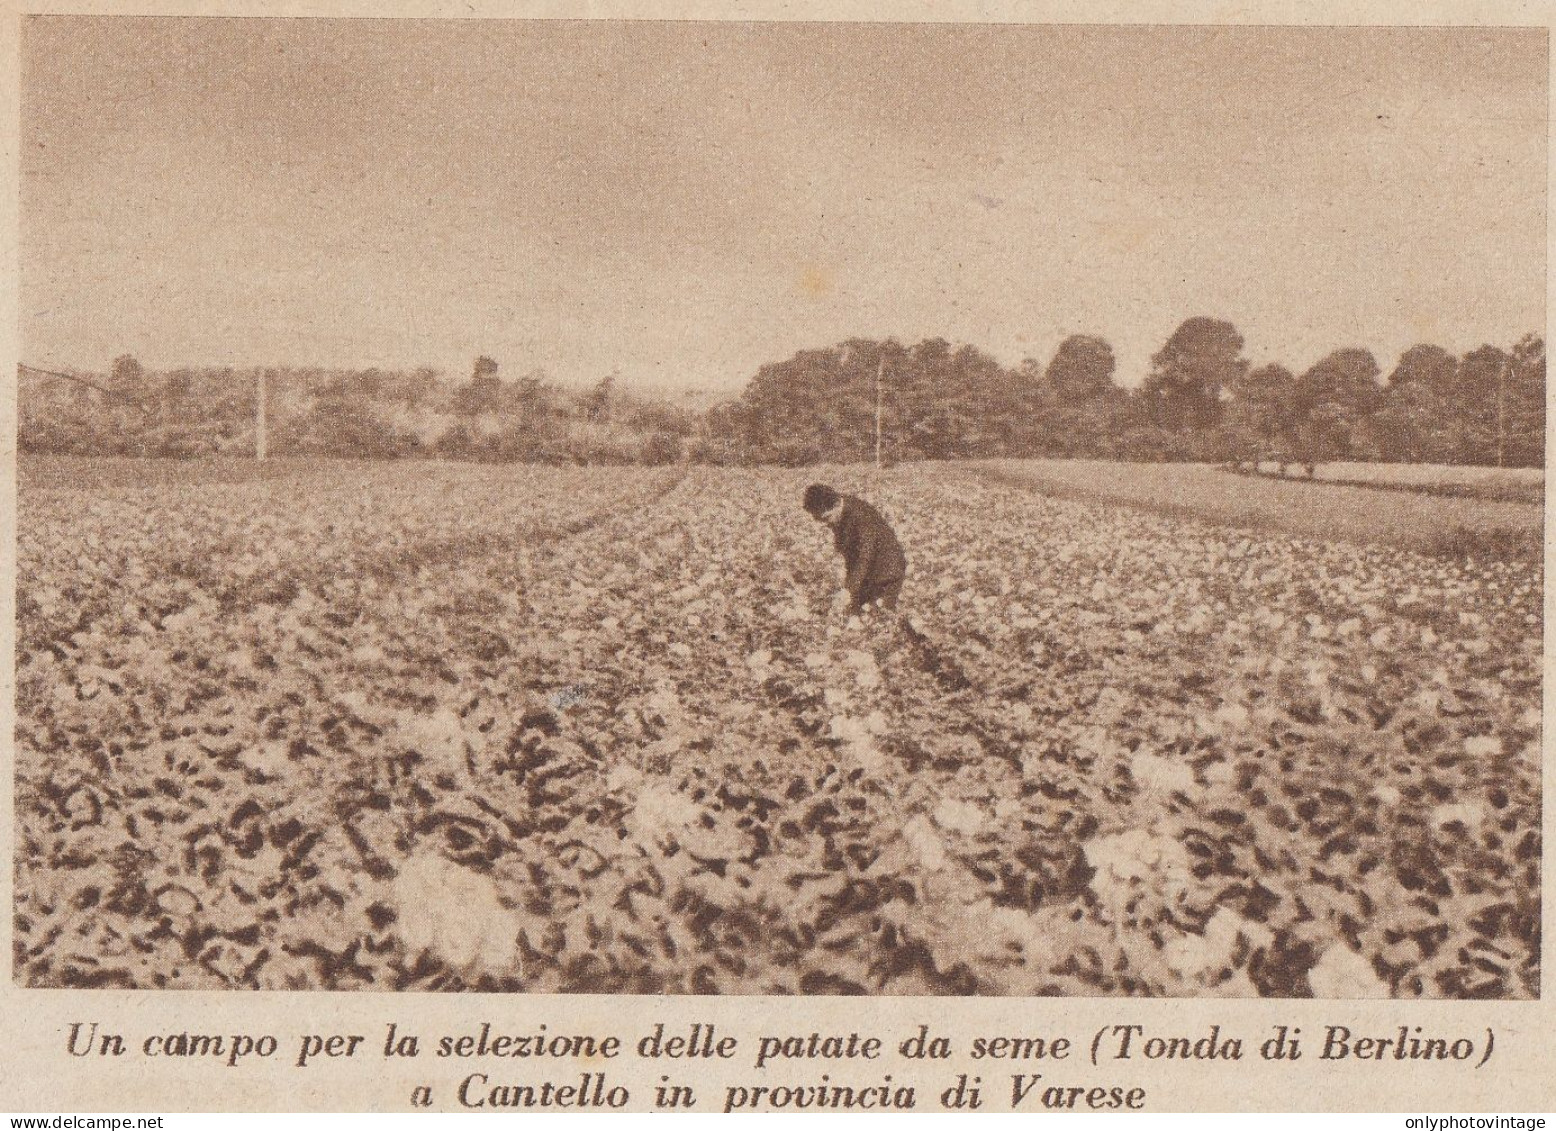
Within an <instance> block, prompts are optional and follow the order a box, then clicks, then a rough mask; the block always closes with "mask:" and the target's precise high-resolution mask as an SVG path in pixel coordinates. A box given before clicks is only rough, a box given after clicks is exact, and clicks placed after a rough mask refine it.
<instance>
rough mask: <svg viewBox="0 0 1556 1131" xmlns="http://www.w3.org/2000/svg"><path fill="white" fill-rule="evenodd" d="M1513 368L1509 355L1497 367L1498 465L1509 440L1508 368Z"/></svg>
mask: <svg viewBox="0 0 1556 1131" xmlns="http://www.w3.org/2000/svg"><path fill="white" fill-rule="evenodd" d="M1512 368H1513V358H1512V356H1511V355H1509V356H1508V357H1507V359H1506V360H1505V361H1503V362H1502V364H1501V365H1499V366H1498V367H1497V466H1498V467H1501V466H1503V463H1502V460H1503V457H1504V454H1505V452H1506V442H1507V378H1508V370H1510V369H1512Z"/></svg>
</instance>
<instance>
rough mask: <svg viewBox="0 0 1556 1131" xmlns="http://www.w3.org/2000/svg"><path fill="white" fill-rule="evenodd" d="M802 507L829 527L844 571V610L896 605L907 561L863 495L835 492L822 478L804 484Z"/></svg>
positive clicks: (851, 611) (877, 512)
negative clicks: (846, 594) (846, 608)
mask: <svg viewBox="0 0 1556 1131" xmlns="http://www.w3.org/2000/svg"><path fill="white" fill-rule="evenodd" d="M805 509H806V510H807V511H809V512H810V516H811V517H812V518H814V519H815V520H816V521H817V522H824V523H826V524H827V525H828V526H830V527H832V541H833V544H834V545H835V546H836V547H837V550H838V553H840V554H842V555H843V566H844V569H845V570H846V575H845V577H844V581H843V587H844V588H845V589H847V590H848V596H849V605H848V611H849V612H850V613H857V612H860V611H861V610H863V609H865V608H868V607H869V606H871V605H875V604H879V605H880V606H881V607H882V608H887V609H894V608H896V607H897V595H898V594H899V593H901V592H902V579H903V578H904V577H905V576H907V572H908V560H907V558H906V557H904V556H903V553H902V544H901V543H900V542H898V541H897V536H896V535H895V534H893V533H892V529H891V527H890V526H888V525H887V523H886V520H885V519H884V518H882V517H881V513H880V512H879V511H878V510H876V509H875V508H874V507H872V506H871V505H870V504H869V503H867V502H865V501H864V500H863V499H861V498H858V497H856V496H854V495H840V494H838V493H837V492H836V491H834V490H833V489H832V488H831V487H828V486H826V485H824V484H821V483H813V484H811V485H810V486H809V487H807V488H805Z"/></svg>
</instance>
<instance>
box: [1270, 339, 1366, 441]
mask: <svg viewBox="0 0 1556 1131" xmlns="http://www.w3.org/2000/svg"><path fill="white" fill-rule="evenodd" d="M1381 373H1382V370H1381V369H1380V368H1379V367H1378V362H1377V359H1376V358H1374V357H1373V356H1372V353H1371V351H1369V350H1364V349H1338V350H1335V351H1334V352H1333V353H1330V354H1328V355H1327V356H1325V357H1324V358H1322V359H1321V360H1320V361H1319V362H1318V363H1317V364H1316V365H1314V366H1313V367H1312V368H1311V369H1309V370H1308V371H1307V372H1306V373H1304V374H1302V376H1301V377H1299V378H1297V382H1296V387H1295V391H1294V396H1293V402H1294V403H1293V412H1292V416H1293V418H1294V427H1295V432H1296V440H1297V454H1299V455H1300V456H1301V458H1302V460H1303V461H1304V462H1305V463H1308V464H1314V463H1321V462H1323V461H1325V460H1336V459H1347V458H1349V457H1350V456H1351V455H1353V454H1354V453H1353V439H1354V437H1355V434H1356V432H1357V429H1358V426H1359V425H1360V424H1362V422H1364V421H1365V420H1366V419H1367V418H1368V417H1370V416H1371V415H1372V414H1373V413H1375V412H1377V411H1378V409H1379V407H1380V406H1381V404H1382V400H1383V390H1382V387H1381V386H1380V385H1379V384H1378V377H1379V375H1380V374H1381Z"/></svg>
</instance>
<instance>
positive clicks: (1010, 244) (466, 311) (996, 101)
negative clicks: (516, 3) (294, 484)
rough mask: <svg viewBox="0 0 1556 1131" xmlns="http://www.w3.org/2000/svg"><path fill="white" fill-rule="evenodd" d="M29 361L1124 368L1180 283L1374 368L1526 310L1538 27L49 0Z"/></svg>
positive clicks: (1253, 329)
mask: <svg viewBox="0 0 1556 1131" xmlns="http://www.w3.org/2000/svg"><path fill="white" fill-rule="evenodd" d="M22 50H23V72H22V76H23V77H22V81H23V88H22V89H23V106H22V115H23V140H24V151H23V158H22V174H23V179H22V193H23V195H22V244H21V249H22V283H23V289H22V311H21V313H22V347H23V358H24V360H27V361H29V362H31V363H34V364H38V365H45V366H48V365H53V366H78V367H82V368H98V369H104V368H106V367H107V365H108V363H109V361H110V360H111V358H113V357H114V356H115V355H117V354H119V353H122V352H130V353H133V354H135V355H136V356H138V357H139V358H140V360H141V361H142V362H143V363H144V364H145V365H147V366H148V367H152V368H162V367H169V366H173V365H179V364H232V365H251V364H271V363H275V364H320V365H329V366H364V365H379V366H395V367H399V366H411V365H416V364H421V363H426V364H432V365H436V366H439V367H441V368H444V369H447V370H450V371H453V372H457V373H464V372H466V371H467V370H468V368H469V365H470V361H471V359H472V358H473V357H474V356H475V355H476V354H478V353H488V354H491V355H492V356H494V357H496V358H497V359H498V361H499V362H501V363H502V365H503V371H504V374H505V375H507V376H514V375H517V374H518V373H520V372H523V371H525V370H528V369H530V368H532V367H534V366H537V365H538V366H543V367H544V368H546V369H547V370H548V371H549V372H550V373H551V374H552V375H553V376H554V377H555V378H557V379H559V380H563V381H568V382H585V381H593V380H598V379H599V378H600V377H603V376H605V375H607V374H609V373H612V372H613V371H614V372H619V373H620V374H621V375H622V377H623V378H624V379H625V380H627V381H630V382H631V383H633V384H634V385H643V384H649V383H663V384H666V385H681V384H689V385H693V386H701V387H718V388H727V389H735V388H738V387H739V386H740V385H741V384H742V383H744V381H746V380H747V379H748V378H749V377H750V376H751V375H752V374H753V373H754V372H755V371H756V369H757V367H758V366H759V365H761V364H762V363H763V362H766V361H774V360H779V359H781V358H783V357H786V356H788V355H789V354H791V353H792V352H794V351H795V350H796V349H800V348H805V347H811V346H820V345H826V344H829V343H834V342H838V341H841V340H842V339H844V338H847V337H851V336H865V337H884V336H887V335H893V336H896V337H897V338H898V339H900V340H902V341H905V342H910V341H916V340H918V339H920V338H924V337H930V336H942V337H946V338H949V339H951V340H953V341H955V342H971V343H973V344H976V345H978V346H981V347H983V348H985V349H987V350H989V351H990V352H992V353H994V354H995V355H996V356H997V357H999V358H1000V359H1001V360H1003V361H1005V362H1009V363H1014V362H1016V361H1019V360H1020V359H1022V358H1023V357H1028V356H1031V357H1037V358H1040V359H1042V360H1043V361H1046V360H1047V359H1048V358H1049V357H1050V356H1051V355H1052V353H1053V350H1054V348H1055V347H1056V346H1057V345H1058V343H1059V341H1060V340H1061V339H1062V338H1063V337H1064V336H1065V335H1066V334H1069V333H1074V332H1087V333H1095V334H1100V335H1102V336H1103V337H1105V338H1107V339H1108V340H1109V341H1110V342H1112V343H1113V346H1114V348H1115V350H1116V352H1117V354H1118V358H1119V377H1120V379H1121V380H1122V381H1124V382H1125V383H1126V384H1134V383H1136V382H1138V380H1139V379H1140V377H1141V376H1143V374H1144V373H1145V371H1146V369H1147V367H1148V366H1149V359H1150V355H1151V354H1152V353H1153V352H1154V351H1155V350H1156V349H1158V348H1159V347H1160V346H1161V344H1162V343H1163V342H1164V341H1165V340H1166V338H1167V336H1168V335H1169V334H1170V333H1171V332H1172V330H1173V328H1174V327H1175V326H1176V325H1177V324H1178V323H1179V322H1181V321H1182V320H1183V319H1184V318H1187V317H1190V316H1193V315H1200V314H1206V315H1213V316H1217V317H1222V318H1227V319H1230V320H1231V321H1232V322H1233V323H1234V324H1235V325H1236V326H1237V327H1238V328H1239V329H1240V330H1241V331H1242V333H1243V335H1244V336H1245V337H1246V339H1247V342H1248V348H1247V352H1248V355H1249V357H1250V358H1252V359H1253V360H1254V361H1255V362H1261V361H1265V360H1277V361H1282V362H1284V363H1286V364H1287V365H1290V366H1292V367H1293V368H1296V369H1299V370H1300V369H1301V368H1304V367H1306V366H1307V365H1309V364H1311V363H1312V362H1313V361H1315V360H1317V359H1318V357H1320V356H1321V355H1322V354H1324V353H1326V352H1328V351H1329V350H1330V349H1333V348H1336V347H1340V346H1353V345H1355V346H1364V347H1367V348H1370V349H1372V350H1373V351H1374V353H1375V354H1376V355H1377V356H1378V358H1379V361H1380V362H1381V363H1382V364H1383V366H1384V369H1385V370H1387V369H1389V368H1391V367H1392V363H1393V361H1394V360H1395V359H1396V358H1397V356H1398V354H1399V353H1400V352H1401V351H1402V350H1403V349H1404V348H1406V347H1407V346H1409V345H1411V344H1412V343H1415V342H1419V341H1431V342H1436V343H1438V344H1441V345H1444V346H1446V347H1448V348H1449V349H1451V350H1453V351H1455V352H1464V351H1466V350H1468V349H1472V348H1474V347H1475V346H1477V345H1479V344H1481V343H1482V342H1486V341H1491V342H1497V343H1504V344H1506V343H1511V342H1512V341H1514V340H1516V339H1517V338H1518V337H1519V336H1520V335H1522V334H1523V333H1525V332H1526V331H1530V330H1540V329H1543V325H1544V311H1545V295H1544V274H1545V268H1544V264H1545V226H1544V225H1545V220H1544V212H1545V205H1544V194H1545V184H1546V175H1545V160H1546V127H1545V115H1546V106H1547V100H1546V81H1547V62H1546V50H1547V45H1546V36H1545V33H1544V31H1543V30H1537V31H1507V30H1498V31H1469V30H1453V29H1449V30H1444V29H1427V28H1422V29H1398V30H1393V29H1389V30H1359V29H1276V30H1272V29H1207V28H1179V29H1166V28H1145V27H1137V28H1073V27H1072V28H1056V27H1009V26H1005V27H964V28H954V27H950V26H946V25H935V26H931V25H920V26H902V25H857V24H855V25H816V24H803V25H801V24H788V25H783V24H705V23H673V24H672V23H604V22H596V23H587V22H560V23H538V22H528V21H511V22H507V21H504V22H489V21H473V20H472V21H457V22H441V21H438V22H433V21H398V20H240V19H127V18H80V17H50V18H31V19H29V20H28V21H27V23H26V27H25V31H24V36H23V41H22Z"/></svg>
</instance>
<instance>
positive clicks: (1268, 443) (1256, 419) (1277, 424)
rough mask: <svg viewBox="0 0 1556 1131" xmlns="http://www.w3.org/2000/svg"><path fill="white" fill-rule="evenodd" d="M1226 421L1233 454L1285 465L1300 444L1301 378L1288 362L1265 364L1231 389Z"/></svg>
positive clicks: (1230, 387) (1249, 459)
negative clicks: (1298, 418)
mask: <svg viewBox="0 0 1556 1131" xmlns="http://www.w3.org/2000/svg"><path fill="white" fill-rule="evenodd" d="M1227 392H1228V394H1229V396H1228V401H1227V406H1226V423H1227V428H1228V430H1229V432H1230V433H1231V436H1230V441H1231V447H1232V454H1233V455H1234V456H1235V457H1236V458H1237V459H1238V460H1242V461H1249V462H1255V463H1257V462H1258V461H1260V460H1266V459H1276V460H1279V461H1281V463H1282V464H1284V463H1285V462H1286V461H1287V460H1288V459H1289V458H1290V456H1291V455H1292V452H1293V449H1294V448H1295V445H1296V417H1295V413H1296V404H1297V400H1296V394H1297V379H1296V378H1295V377H1294V376H1292V373H1291V370H1289V369H1287V368H1286V367H1285V366H1284V365H1276V364H1270V365H1262V366H1260V367H1259V368H1258V369H1254V370H1251V371H1250V372H1248V373H1246V374H1245V375H1244V376H1242V377H1240V378H1239V379H1238V380H1236V381H1234V382H1233V383H1232V384H1231V385H1230V386H1229V387H1228V389H1227Z"/></svg>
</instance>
